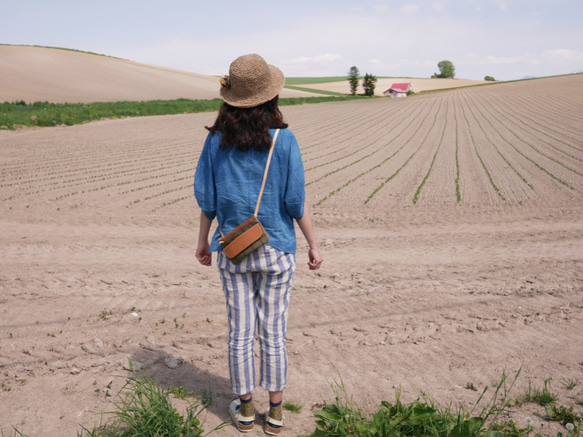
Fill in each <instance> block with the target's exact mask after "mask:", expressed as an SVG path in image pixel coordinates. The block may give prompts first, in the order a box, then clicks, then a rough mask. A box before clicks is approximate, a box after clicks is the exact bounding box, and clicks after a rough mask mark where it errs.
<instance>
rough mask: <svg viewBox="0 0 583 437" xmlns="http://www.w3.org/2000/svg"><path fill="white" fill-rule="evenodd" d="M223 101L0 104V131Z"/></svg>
mask: <svg viewBox="0 0 583 437" xmlns="http://www.w3.org/2000/svg"><path fill="white" fill-rule="evenodd" d="M359 98H365V97H362V96H335V95H331V96H316V97H303V98H282V99H280V100H279V102H280V105H281V106H288V105H304V104H310V103H324V102H337V101H345V100H355V99H359ZM222 103H223V101H222V99H213V100H190V99H177V100H150V101H145V102H132V101H122V102H95V103H49V102H35V103H31V104H29V103H26V102H25V101H22V100H21V101H17V102H11V103H10V102H4V103H0V130H2V129H4V130H7V129H8V130H13V129H15V128H16V127H18V126H39V127H48V126H59V125H66V126H72V125H75V124H81V123H86V122H90V121H95V120H102V119H107V118H123V117H143V116H153V115H173V114H192V113H199V112H214V111H218V110H219V108H220V106H221V104H222Z"/></svg>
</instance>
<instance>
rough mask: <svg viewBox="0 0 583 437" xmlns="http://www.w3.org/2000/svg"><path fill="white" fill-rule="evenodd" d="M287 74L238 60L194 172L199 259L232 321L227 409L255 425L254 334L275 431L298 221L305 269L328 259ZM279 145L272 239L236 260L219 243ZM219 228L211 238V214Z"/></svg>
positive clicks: (250, 58) (243, 216) (241, 216)
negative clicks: (308, 194)
mask: <svg viewBox="0 0 583 437" xmlns="http://www.w3.org/2000/svg"><path fill="white" fill-rule="evenodd" d="M283 84H284V76H283V73H282V72H281V71H280V70H279V69H278V68H277V67H274V66H272V65H268V64H267V63H266V62H265V60H264V59H263V58H262V57H261V56H259V55H256V54H251V55H244V56H241V57H239V58H237V59H236V60H235V61H233V62H232V64H231V66H230V69H229V76H223V77H222V78H221V86H222V88H221V97H222V98H223V100H224V103H223V105H222V107H221V108H220V110H219V113H218V116H217V119H216V121H215V123H214V125H212V126H210V127H207V129H208V130H209V135H208V137H207V139H206V141H205V144H204V147H203V151H202V153H201V156H200V159H199V162H198V166H197V169H196V174H195V183H194V185H195V195H196V200H197V202H198V205H199V206H200V208H201V210H202V212H201V215H200V231H199V237H198V246H197V250H196V257H197V259H198V260H199V262H200V263H201V264H202V265H205V266H210V265H211V263H212V257H211V253H212V252H215V251H217V252H218V253H217V264H218V268H219V272H220V277H221V281H222V285H223V292H224V295H225V299H226V304H227V314H228V320H229V372H230V379H231V386H232V389H233V391H234V392H235V394H236V395H238V398H237V399H235V400H234V401H233V402H232V403H231V405H230V406H229V412H230V415H231V418H232V419H233V422H234V423H235V426H236V427H237V428H238V429H239V430H240V431H242V432H249V431H251V430H253V427H254V421H255V408H254V405H253V398H252V392H253V390H254V388H255V387H256V378H255V359H254V358H255V357H254V351H253V349H254V341H255V336H257V337H258V339H259V344H260V349H261V354H260V357H261V362H260V371H259V385H260V386H261V387H262V388H264V389H265V390H267V391H268V392H269V408H268V409H267V411H266V412H265V428H264V430H265V432H266V433H267V434H270V435H278V434H279V433H280V432H281V429H282V426H283V419H284V417H283V411H282V399H283V390H284V388H285V387H286V385H287V353H286V347H285V335H286V325H287V310H288V304H289V297H290V288H291V282H292V277H293V273H294V270H295V266H296V261H295V252H296V236H295V230H294V220H296V221H297V223H298V225H299V228H300V230H301V231H302V233H303V235H304V237H305V238H306V241H307V243H308V245H309V251H308V267H309V268H310V269H311V270H316V269H318V268H320V265H321V264H322V256H321V255H320V250H319V248H318V244H317V242H316V237H315V235H314V231H313V228H312V221H311V217H310V211H309V208H308V205H307V203H306V198H305V190H304V169H303V164H302V159H301V154H300V149H299V146H298V143H297V140H296V138H295V136H294V134H293V133H292V132H291V131H289V130H288V129H287V124H286V123H284V121H283V116H282V114H281V112H280V111H279V108H278V96H279V92H280V91H281V89H282V88H283ZM277 129H279V133H278V136H277V140H276V142H275V144H274V145H273V147H274V149H273V156H272V160H271V164H270V166H269V172H268V176H267V182H266V185H265V190H264V192H263V196H262V200H261V204H260V208H259V213H258V219H259V221H260V222H261V223H262V225H263V226H264V228H265V230H266V232H267V234H268V235H269V242H268V243H267V244H266V245H264V246H262V247H260V248H259V249H257V250H255V251H254V252H252V253H251V254H249V255H248V256H247V257H246V258H245V259H244V260H243V261H242V262H241V263H240V264H235V263H233V262H231V260H230V259H229V258H228V257H227V256H226V255H225V254H224V252H223V251H222V250H221V247H220V244H219V238H220V236H221V232H222V233H223V234H225V235H226V234H227V233H229V232H230V231H232V230H233V229H234V228H236V227H237V226H238V225H240V224H241V223H243V222H245V221H246V220H247V219H248V218H249V217H251V216H252V215H253V212H254V210H255V206H256V202H257V198H258V196H259V192H260V189H261V183H262V179H263V173H264V170H265V167H266V162H267V156H268V151H269V149H270V148H271V143H272V138H273V137H274V136H275V131H276V130H277ZM215 218H216V219H217V221H218V227H217V230H216V232H215V233H214V235H213V236H212V239H211V242H210V244H209V231H210V228H211V223H212V221H213V219H215Z"/></svg>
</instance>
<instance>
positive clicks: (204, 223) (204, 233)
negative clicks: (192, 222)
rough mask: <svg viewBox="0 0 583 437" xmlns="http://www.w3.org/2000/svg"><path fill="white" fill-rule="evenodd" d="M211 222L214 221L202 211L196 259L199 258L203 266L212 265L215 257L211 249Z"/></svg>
mask: <svg viewBox="0 0 583 437" xmlns="http://www.w3.org/2000/svg"><path fill="white" fill-rule="evenodd" d="M211 223H212V221H211V220H210V219H209V218H208V217H207V216H206V215H205V213H204V212H202V211H201V213H200V226H199V230H198V244H197V247H196V259H198V262H200V263H201V264H202V265H203V266H211V265H212V263H213V257H212V254H211V252H210V250H209V232H210V229H211Z"/></svg>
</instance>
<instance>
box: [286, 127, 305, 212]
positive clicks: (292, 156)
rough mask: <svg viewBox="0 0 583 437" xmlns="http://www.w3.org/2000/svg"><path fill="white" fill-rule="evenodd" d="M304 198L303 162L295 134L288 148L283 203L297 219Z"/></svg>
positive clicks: (302, 209) (301, 210)
mask: <svg viewBox="0 0 583 437" xmlns="http://www.w3.org/2000/svg"><path fill="white" fill-rule="evenodd" d="M305 199H306V190H305V177H304V164H303V162H302V155H301V152H300V147H299V145H298V142H297V140H296V138H295V136H293V135H292V141H291V144H290V148H289V164H288V174H287V185H286V190H285V195H284V205H285V209H286V211H287V213H288V214H289V215H290V217H292V218H294V219H296V220H299V219H301V218H302V217H303V216H304V202H305Z"/></svg>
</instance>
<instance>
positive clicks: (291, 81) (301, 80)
mask: <svg viewBox="0 0 583 437" xmlns="http://www.w3.org/2000/svg"><path fill="white" fill-rule="evenodd" d="M344 81H346V82H348V76H329V77H286V78H285V85H286V86H288V85H316V84H320V83H330V82H344Z"/></svg>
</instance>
